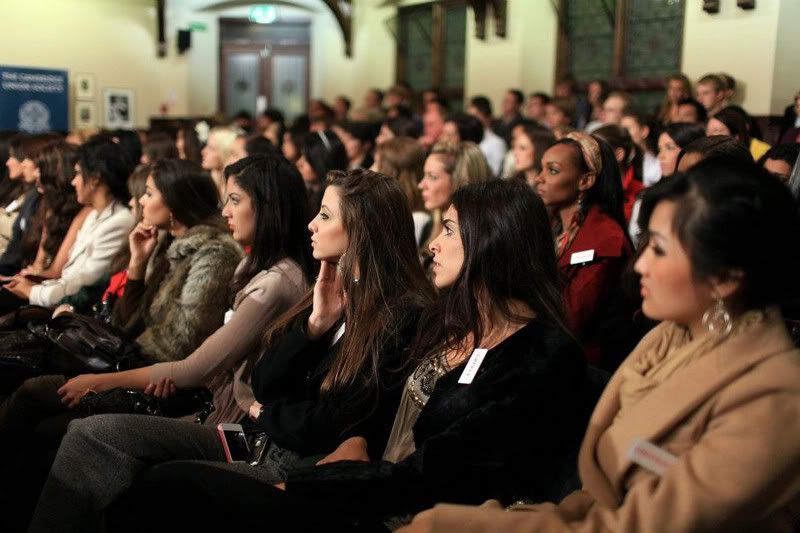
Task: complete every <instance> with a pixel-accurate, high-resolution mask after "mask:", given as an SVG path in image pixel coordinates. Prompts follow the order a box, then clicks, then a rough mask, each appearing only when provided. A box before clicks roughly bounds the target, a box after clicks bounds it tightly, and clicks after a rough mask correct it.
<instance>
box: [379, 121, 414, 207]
mask: <svg viewBox="0 0 800 533" xmlns="http://www.w3.org/2000/svg"><path fill="white" fill-rule="evenodd" d="M375 151H376V155H377V154H380V157H378V158H377V161H378V165H377V169H376V170H377V171H378V172H380V173H381V174H386V175H387V176H391V177H393V178H397V181H398V182H399V183H400V190H402V191H403V194H404V195H405V197H406V199H407V200H408V205H409V206H410V207H411V211H412V212H413V211H422V210H424V206H423V204H422V195H420V192H419V187H418V181H419V178H420V176H422V173H423V171H424V170H423V169H424V167H425V149H424V148H423V147H422V146H421V145H420V144H419V143H418V142H417V140H416V139H412V138H411V137H395V138H394V139H389V140H388V141H385V142H383V143H381V144H380V145H378V147H377V148H376V149H375Z"/></svg>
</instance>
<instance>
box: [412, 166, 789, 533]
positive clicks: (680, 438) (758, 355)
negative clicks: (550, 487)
mask: <svg viewBox="0 0 800 533" xmlns="http://www.w3.org/2000/svg"><path fill="white" fill-rule="evenodd" d="M642 221H643V227H644V228H647V232H646V234H645V236H644V237H645V239H644V240H643V242H644V243H645V247H644V248H643V249H642V251H641V253H640V256H639V258H638V260H637V262H636V266H635V269H636V271H637V272H638V273H639V274H640V275H641V294H642V297H643V303H642V311H643V312H644V314H646V315H647V316H648V317H649V318H651V319H653V320H660V321H662V322H661V324H660V325H658V326H657V327H655V328H654V329H653V330H652V331H651V332H650V333H649V334H648V335H647V336H646V337H645V338H644V339H642V341H641V342H640V343H639V345H638V346H637V347H636V349H635V350H634V351H633V353H631V354H630V356H628V358H627V359H626V360H625V362H623V363H622V366H621V367H620V369H619V370H618V371H617V372H616V374H615V375H614V376H613V377H612V378H611V381H610V382H609V384H608V386H607V387H606V389H605V391H604V392H603V395H602V396H601V398H600V401H599V402H598V404H597V407H596V408H595V411H594V414H593V415H592V418H591V420H590V422H589V429H588V431H587V432H586V436H585V437H584V440H583V445H582V447H581V452H580V455H579V458H578V465H579V470H580V475H581V481H582V482H583V489H582V490H580V491H577V492H574V493H573V494H571V495H570V496H568V497H567V498H565V499H564V500H562V501H561V503H560V504H559V505H557V506H553V505H548V506H546V507H545V506H541V505H521V506H513V508H512V509H510V510H512V511H515V512H506V510H505V509H503V508H502V507H501V506H499V505H497V503H496V502H495V503H488V504H485V505H483V506H481V507H455V506H447V505H440V506H437V507H436V508H434V509H433V510H430V511H426V512H424V513H422V514H420V515H418V516H417V518H416V519H415V520H414V522H413V523H412V525H411V526H410V527H408V528H405V529H403V530H401V532H402V533H421V532H425V533H433V532H444V531H455V530H459V529H462V528H461V526H462V525H463V524H469V531H471V532H473V533H483V532H487V533H488V532H492V533H515V532H520V531H537V532H543V533H555V532H559V533H560V532H562V531H573V532H589V531H651V532H652V531H670V532H674V533H688V532H693V533H715V532H717V531H758V532H765V533H776V532H779V531H793V530H794V529H795V526H796V524H797V512H796V510H797V509H798V506H799V505H800V469H798V465H800V446H798V442H800V401H798V400H799V399H800V351H799V350H798V349H797V348H795V347H794V345H793V343H792V339H791V337H790V336H789V334H788V332H787V330H786V326H785V324H784V321H783V316H782V312H781V306H787V305H792V304H795V302H796V301H797V298H798V295H800V287H798V278H797V271H798V269H800V253H799V252H798V248H797V247H796V246H786V245H785V243H787V242H798V240H800V218H799V217H798V212H797V206H796V204H795V202H794V200H793V198H792V196H791V193H790V192H789V190H788V189H787V188H786V187H785V186H784V185H783V184H782V183H780V181H779V180H777V179H773V178H771V177H770V176H769V175H767V172H765V171H764V170H763V169H758V168H756V166H755V165H753V164H752V163H744V164H743V163H736V162H733V161H732V160H730V159H727V160H726V159H721V158H716V159H709V160H706V161H703V162H701V163H698V164H697V165H696V166H694V167H693V168H692V169H691V170H689V171H688V172H687V173H686V174H678V175H676V176H675V177H673V178H672V179H670V180H666V181H662V182H659V183H658V184H656V185H654V186H653V187H652V188H651V189H649V191H648V193H647V194H646V195H645V198H644V200H643V203H642ZM764 228H780V231H779V232H776V231H764ZM795 305H796V304H795Z"/></svg>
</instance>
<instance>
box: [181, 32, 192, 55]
mask: <svg viewBox="0 0 800 533" xmlns="http://www.w3.org/2000/svg"><path fill="white" fill-rule="evenodd" d="M191 47H192V32H191V31H189V30H178V53H179V54H182V53H184V52H185V51H186V50H188V49H189V48H191Z"/></svg>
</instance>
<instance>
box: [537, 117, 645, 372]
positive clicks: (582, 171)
mask: <svg viewBox="0 0 800 533" xmlns="http://www.w3.org/2000/svg"><path fill="white" fill-rule="evenodd" d="M535 187H536V192H537V193H538V194H539V196H541V198H542V200H543V201H544V203H545V205H546V206H547V207H548V208H549V209H550V213H551V219H552V223H553V234H554V236H555V239H556V252H557V255H558V265H559V267H560V268H561V271H562V272H563V273H564V276H565V282H566V286H565V287H564V300H565V303H566V307H567V315H568V319H569V323H570V326H571V327H572V330H573V331H574V332H575V334H576V335H577V336H578V338H579V339H580V340H581V341H582V342H583V344H584V348H585V350H586V356H587V359H588V361H589V362H590V363H592V364H594V365H597V366H600V367H603V368H607V369H609V370H611V369H613V368H615V367H616V365H617V364H618V363H619V361H621V360H622V358H623V357H624V356H625V355H626V354H627V353H628V352H629V351H630V348H632V347H633V345H635V341H636V339H635V338H633V337H635V335H634V334H633V328H632V316H633V309H632V306H631V305H630V304H629V302H627V300H626V298H625V297H624V296H623V294H622V290H621V286H620V278H621V276H622V273H623V271H624V270H625V267H626V266H627V264H628V261H629V260H630V257H631V255H632V247H631V244H630V241H629V240H628V236H627V234H626V233H625V230H624V229H623V228H624V227H625V226H624V220H625V219H624V215H623V211H622V205H623V192H622V183H621V181H620V177H619V167H618V165H617V161H616V159H615V158H614V152H613V150H612V149H611V148H610V147H609V146H608V145H607V144H606V143H605V142H603V141H599V140H598V139H596V138H595V137H592V136H590V135H588V134H585V133H580V132H575V133H570V134H569V135H567V137H566V138H564V139H562V140H560V141H558V142H557V143H556V144H554V145H553V146H551V147H550V148H549V149H548V150H547V151H546V152H545V153H544V155H543V157H542V171H541V173H540V174H539V176H538V177H537V179H536V180H535Z"/></svg>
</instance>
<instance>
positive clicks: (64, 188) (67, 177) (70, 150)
mask: <svg viewBox="0 0 800 533" xmlns="http://www.w3.org/2000/svg"><path fill="white" fill-rule="evenodd" d="M77 160H78V155H77V149H76V148H75V147H74V146H72V145H71V144H68V143H66V142H64V141H53V142H50V143H48V144H46V145H45V146H44V147H43V148H42V149H41V150H40V151H39V153H38V154H37V156H36V161H35V163H36V167H37V168H38V169H39V182H38V185H39V187H40V189H41V191H42V200H43V203H44V206H45V207H44V209H45V213H46V217H45V221H44V229H45V231H46V237H45V239H44V242H43V243H42V249H43V250H44V251H45V253H46V254H47V256H48V257H50V258H53V257H55V255H56V254H57V253H58V248H59V247H60V246H61V242H62V241H63V240H64V237H65V236H66V235H67V232H68V231H69V227H70V225H71V224H72V221H73V219H74V218H75V215H77V214H78V213H79V212H80V210H81V208H82V206H81V204H80V203H78V199H77V197H76V196H75V190H74V189H73V187H72V178H73V177H74V176H75V163H76V162H77Z"/></svg>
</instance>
